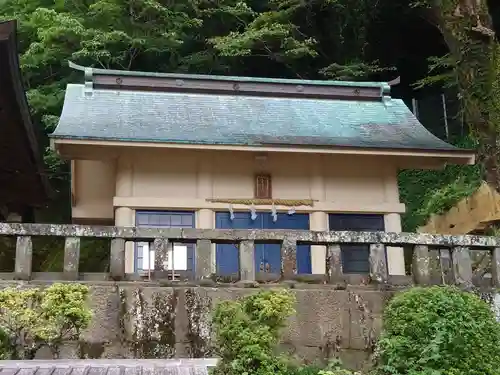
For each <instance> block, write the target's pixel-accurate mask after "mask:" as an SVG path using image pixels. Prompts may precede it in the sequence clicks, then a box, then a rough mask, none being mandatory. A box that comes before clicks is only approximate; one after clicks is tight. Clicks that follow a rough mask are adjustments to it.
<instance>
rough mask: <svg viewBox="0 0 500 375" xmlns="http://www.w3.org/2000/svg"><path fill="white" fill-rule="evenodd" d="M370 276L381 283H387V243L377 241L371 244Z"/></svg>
mask: <svg viewBox="0 0 500 375" xmlns="http://www.w3.org/2000/svg"><path fill="white" fill-rule="evenodd" d="M369 263H370V277H371V279H372V280H373V281H375V282H377V283H379V284H386V283H387V281H388V279H389V273H388V270H387V256H386V253H385V245H383V244H380V243H377V244H371V245H370V257H369Z"/></svg>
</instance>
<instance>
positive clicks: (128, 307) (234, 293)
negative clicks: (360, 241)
mask: <svg viewBox="0 0 500 375" xmlns="http://www.w3.org/2000/svg"><path fill="white" fill-rule="evenodd" d="M5 285H12V283H8V284H7V283H6V284H5ZM22 285H23V286H25V287H30V286H40V285H43V284H39V283H24V284H22ZM89 286H90V291H91V293H90V301H91V307H92V309H93V311H94V318H93V320H92V323H91V325H90V327H89V328H88V330H87V331H86V332H84V333H83V335H82V340H81V342H80V343H68V344H67V345H66V346H65V347H64V348H63V349H62V351H61V358H75V357H79V356H83V357H85V358H173V357H211V356H213V353H212V349H211V327H210V313H211V311H212V308H213V307H214V306H215V304H217V302H219V301H223V300H227V299H234V298H237V297H239V296H243V295H245V294H248V293H252V292H255V291H257V290H258V289H254V288H252V289H250V288H206V287H193V288H172V287H162V286H159V285H151V283H126V282H123V283H99V284H95V283H93V284H91V285H89ZM292 290H293V292H294V293H295V295H296V298H297V304H296V306H295V308H296V311H297V313H296V314H295V316H293V317H291V319H290V322H289V325H288V328H287V329H286V330H285V331H284V333H283V340H282V345H283V349H284V350H287V351H289V352H291V353H293V354H294V355H295V356H297V357H299V358H303V359H306V360H309V361H315V360H322V359H327V358H331V357H332V356H334V355H338V356H340V358H342V360H343V361H344V362H345V364H346V365H348V366H349V367H353V368H358V367H360V366H362V365H364V364H367V361H368V358H369V355H370V353H371V350H372V346H373V344H374V342H375V338H376V337H377V335H378V333H379V331H380V329H381V322H382V320H381V314H382V310H383V307H384V305H385V303H386V301H387V300H388V299H389V298H390V296H391V295H392V293H393V292H390V291H379V290H375V289H373V288H369V287H352V288H351V287H348V288H347V289H345V290H334V289H333V288H332V287H331V286H325V287H321V286H317V285H301V286H299V285H295V289H292ZM38 357H39V358H41V359H46V358H50V353H49V352H48V351H40V352H39V353H38Z"/></svg>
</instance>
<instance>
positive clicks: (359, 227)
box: [328, 214, 385, 273]
mask: <svg viewBox="0 0 500 375" xmlns="http://www.w3.org/2000/svg"><path fill="white" fill-rule="evenodd" d="M328 220H329V228H330V230H332V231H342V230H352V231H359V232H377V231H384V230H385V225H384V215H378V214H329V215H328ZM340 249H341V258H342V269H343V272H344V273H369V272H370V264H369V261H368V258H369V257H370V246H369V245H365V244H346V245H341V246H340Z"/></svg>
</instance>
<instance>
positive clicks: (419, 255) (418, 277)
mask: <svg viewBox="0 0 500 375" xmlns="http://www.w3.org/2000/svg"><path fill="white" fill-rule="evenodd" d="M412 257H413V262H412V267H411V271H412V275H413V280H414V282H415V284H417V285H429V284H430V283H431V273H430V267H429V263H430V257H429V248H428V247H427V246H425V245H415V246H414V247H413V256H412Z"/></svg>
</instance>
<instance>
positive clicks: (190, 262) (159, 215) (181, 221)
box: [135, 211, 195, 272]
mask: <svg viewBox="0 0 500 375" xmlns="http://www.w3.org/2000/svg"><path fill="white" fill-rule="evenodd" d="M135 223H136V226H138V227H143V228H194V227H195V224H194V212H186V211H137V212H136V215H135ZM146 245H147V244H146ZM143 246H144V245H143V244H141V243H139V244H136V247H135V271H136V272H137V271H142V270H145V269H148V268H149V269H154V261H150V260H148V259H144V254H147V251H145V252H143V251H142V248H143ZM185 246H186V247H187V249H186V250H187V255H186V256H187V263H186V264H187V269H186V270H185V271H193V270H194V247H195V245H194V244H186V245H185ZM148 250H149V246H148ZM145 266H146V267H147V268H145Z"/></svg>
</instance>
